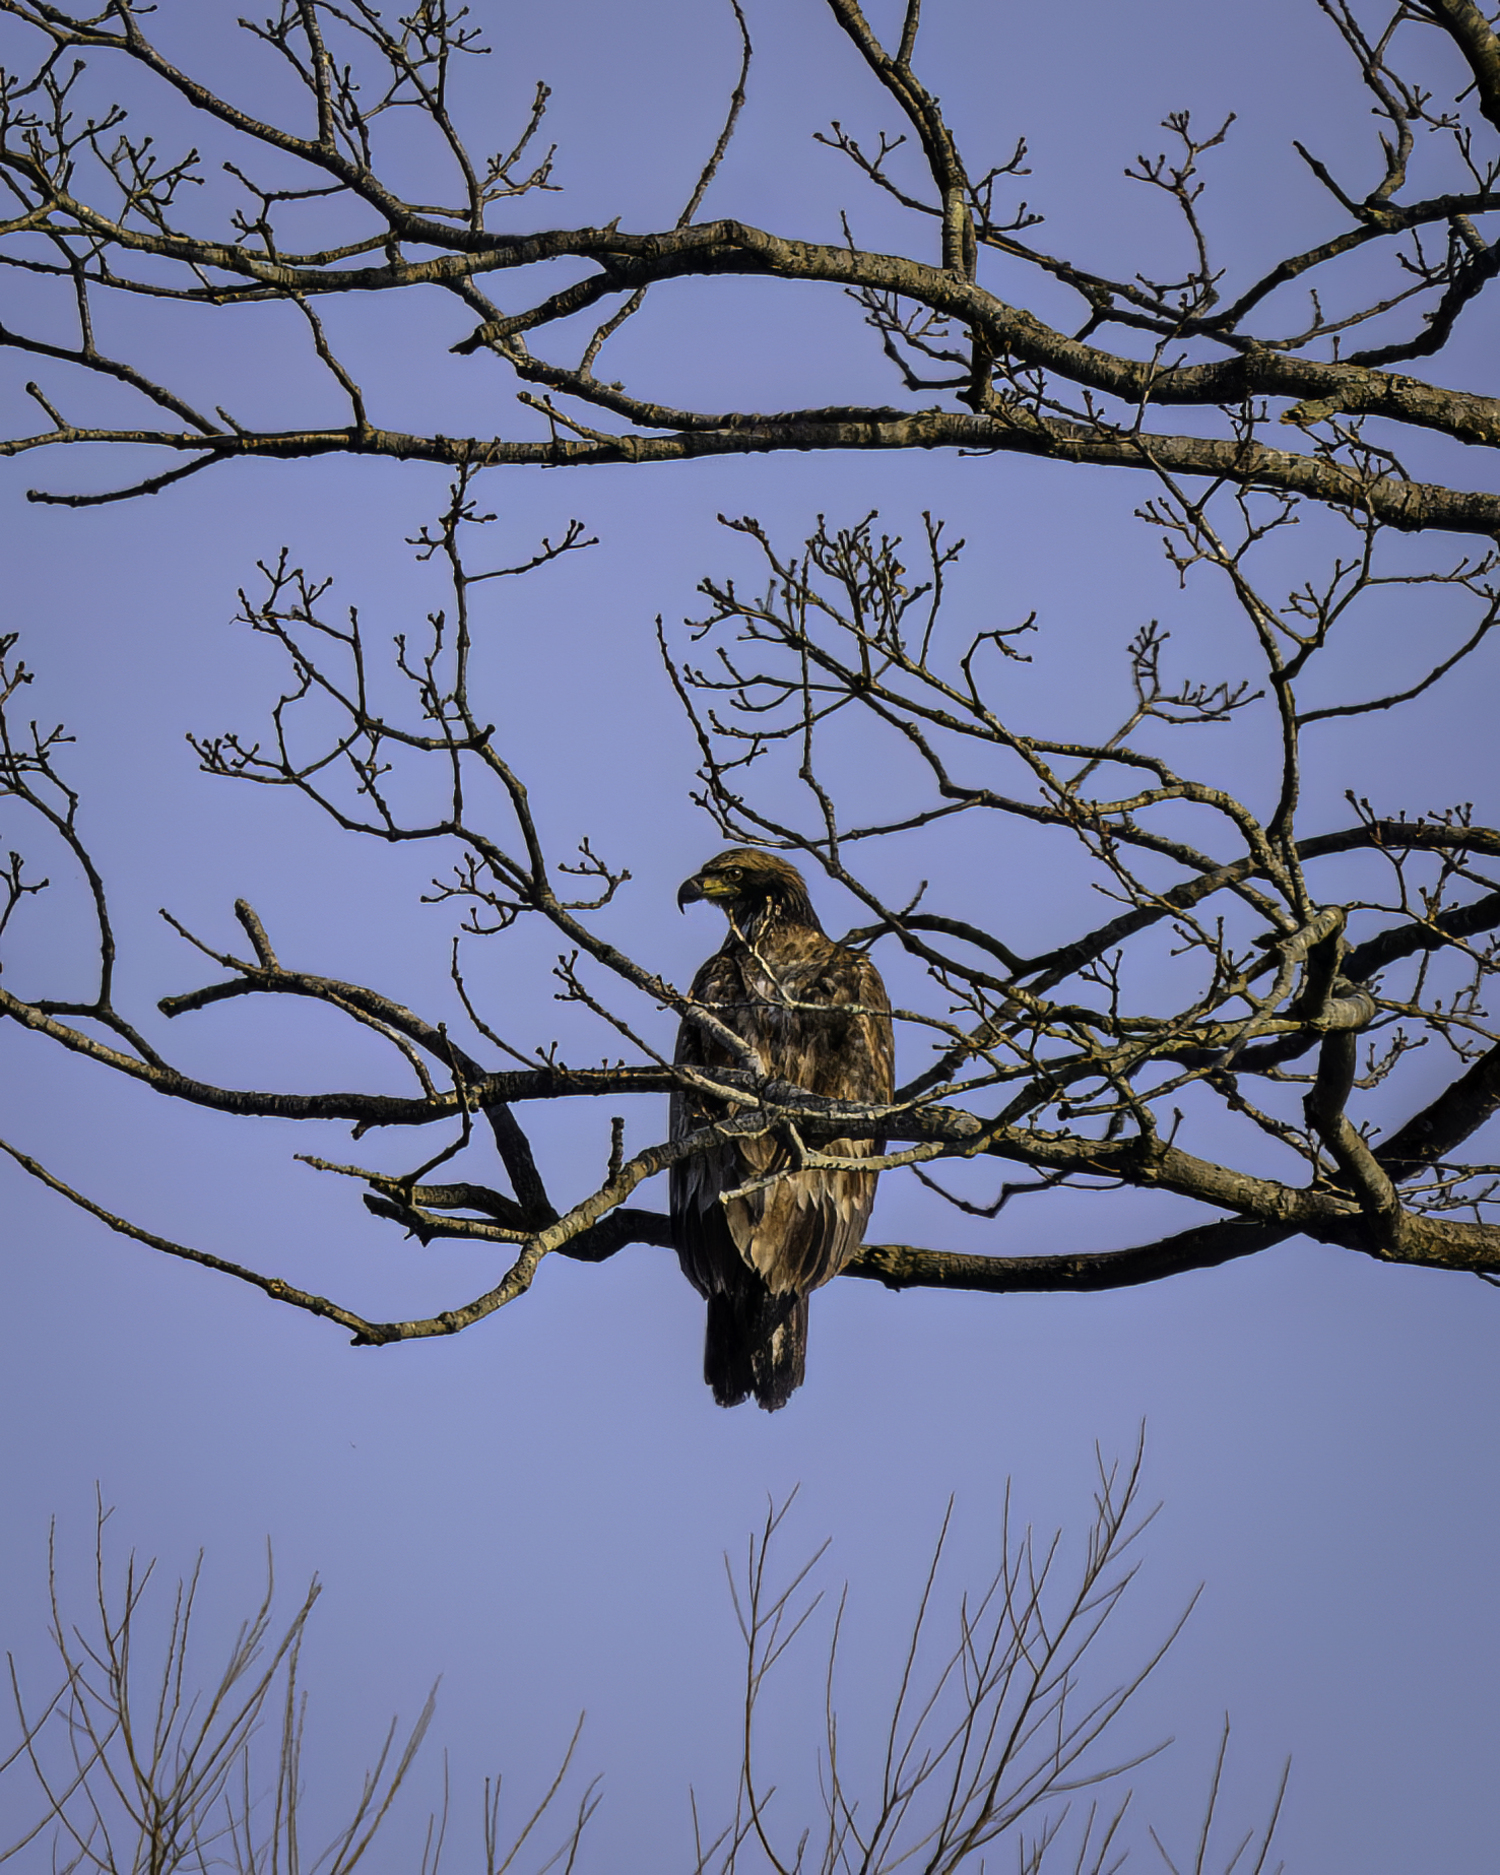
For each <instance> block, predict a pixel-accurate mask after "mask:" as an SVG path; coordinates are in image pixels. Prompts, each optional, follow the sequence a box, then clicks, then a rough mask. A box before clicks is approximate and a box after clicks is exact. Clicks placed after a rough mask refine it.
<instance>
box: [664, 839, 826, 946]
mask: <svg viewBox="0 0 1500 1875" xmlns="http://www.w3.org/2000/svg"><path fill="white" fill-rule="evenodd" d="M700 898H706V899H710V900H712V902H713V903H714V904H715V905H717V906H718V907H719V908H720V909H721V910H722V911H723V912H724V913H725V915H726V916H727V917H728V918H729V919H730V920H731V922H732V923H734V924H735V925H737V926H738V927H739V928H740V930H742V931H748V930H750V929H752V928H755V927H758V926H759V925H760V923H761V922H762V920H763V919H764V918H765V917H766V915H767V914H768V913H771V914H773V915H774V916H775V917H776V918H777V919H778V921H779V922H781V923H785V924H800V925H809V926H811V928H812V929H813V930H814V931H817V930H821V928H822V927H821V926H820V925H819V923H818V919H817V914H816V913H815V912H814V911H813V908H812V900H811V899H810V898H809V897H808V896H807V885H806V883H805V882H804V880H803V877H802V874H801V873H800V872H798V870H797V868H796V867H795V866H792V865H789V864H788V863H787V862H786V860H784V859H783V858H782V857H781V856H780V854H779V853H767V852H765V851H763V850H762V849H761V848H760V847H758V846H731V847H730V848H729V849H728V851H727V852H724V853H720V854H718V855H716V857H715V858H713V859H711V860H710V861H709V862H708V864H707V865H706V866H703V867H700V868H699V870H698V871H697V872H695V873H694V874H693V876H692V878H691V879H684V880H683V882H682V885H681V886H680V887H679V888H678V892H677V909H678V910H679V911H683V910H685V909H686V908H687V907H688V906H689V905H691V904H692V903H693V902H694V900H696V899H700Z"/></svg>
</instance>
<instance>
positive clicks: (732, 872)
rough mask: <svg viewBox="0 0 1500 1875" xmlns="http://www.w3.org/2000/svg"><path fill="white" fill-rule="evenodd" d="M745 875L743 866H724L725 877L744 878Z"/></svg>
mask: <svg viewBox="0 0 1500 1875" xmlns="http://www.w3.org/2000/svg"><path fill="white" fill-rule="evenodd" d="M744 876H745V869H744V867H743V866H726V867H725V868H724V877H725V878H726V879H743V878H744Z"/></svg>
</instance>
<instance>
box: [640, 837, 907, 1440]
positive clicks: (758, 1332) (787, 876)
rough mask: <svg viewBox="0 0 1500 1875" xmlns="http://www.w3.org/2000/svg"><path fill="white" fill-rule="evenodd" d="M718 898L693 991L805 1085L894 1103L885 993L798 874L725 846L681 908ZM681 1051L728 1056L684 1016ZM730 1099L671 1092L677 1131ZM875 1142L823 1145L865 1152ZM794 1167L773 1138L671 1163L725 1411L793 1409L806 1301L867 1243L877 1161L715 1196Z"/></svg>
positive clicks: (706, 1062) (784, 1074) (679, 1234)
mask: <svg viewBox="0 0 1500 1875" xmlns="http://www.w3.org/2000/svg"><path fill="white" fill-rule="evenodd" d="M694 899H711V900H712V901H713V902H714V903H715V904H717V905H719V906H720V908H721V909H722V910H723V911H724V912H725V913H726V915H727V916H728V919H729V933H728V935H727V937H726V938H725V940H724V943H723V945H722V946H721V947H720V949H719V950H718V951H716V952H715V953H714V955H713V956H712V957H710V958H709V959H708V961H707V963H705V964H704V965H703V967H702V969H701V970H699V972H698V974H697V976H696V977H694V979H693V989H692V994H693V999H694V1001H695V1002H699V1003H702V1004H704V1005H705V1007H706V1008H708V1009H709V1010H710V1011H712V1013H713V1014H714V1015H716V1016H717V1017H718V1019H719V1020H720V1021H721V1022H723V1023H724V1024H725V1025H726V1026H727V1027H729V1028H732V1029H734V1030H735V1031H736V1032H737V1033H738V1034H740V1035H743V1036H744V1037H745V1039H746V1040H747V1041H749V1042H751V1043H753V1045H754V1046H755V1048H756V1050H757V1052H758V1053H759V1056H760V1059H761V1061H762V1062H763V1063H764V1065H765V1069H766V1072H767V1073H768V1074H770V1075H772V1076H774V1077H775V1078H776V1079H779V1080H785V1081H790V1082H792V1083H793V1085H795V1086H797V1087H802V1088H806V1089H807V1090H808V1092H809V1093H814V1094H828V1095H831V1096H833V1097H834V1098H835V1099H839V1100H861V1101H870V1102H877V1103H884V1102H886V1101H888V1100H889V1099H890V1097H891V1087H892V1078H893V1077H892V1064H893V1048H892V1038H891V1018H890V1003H889V1001H888V1000H887V998H886V993H885V986H884V985H883V984H882V983H881V981H880V975H879V972H878V971H877V970H876V968H875V966H874V965H873V964H872V963H871V962H870V960H869V958H868V957H865V956H862V955H861V954H860V953H859V952H858V951H851V950H846V949H845V948H844V946H843V945H842V944H836V943H835V942H834V941H833V939H832V938H829V937H827V936H825V935H824V932H823V928H822V926H821V925H820V924H819V923H818V919H817V915H816V913H815V912H814V911H813V908H812V903H811V901H810V900H809V898H808V896H807V887H806V884H805V883H804V882H803V878H802V875H801V873H799V872H798V871H797V869H796V867H795V866H790V865H788V864H787V862H786V861H785V860H784V859H781V858H779V857H778V856H777V855H776V854H774V853H766V852H761V851H760V850H759V849H757V848H755V847H731V848H730V850H729V851H728V852H726V853H720V854H719V856H718V857H717V858H716V859H711V860H710V861H709V862H708V864H707V865H706V866H705V867H704V868H703V869H702V871H701V872H698V873H695V874H694V875H693V877H692V878H691V879H689V880H688V881H687V882H686V883H685V884H684V885H683V887H682V890H681V891H680V892H679V893H678V895H677V902H678V904H679V905H686V904H687V903H689V902H690V901H691V900H694ZM676 1058H677V1060H678V1061H679V1062H685V1063H690V1064H692V1065H694V1066H699V1067H710V1068H711V1067H724V1066H728V1065H730V1057H729V1055H728V1053H727V1051H726V1050H725V1049H724V1047H723V1045H722V1044H721V1043H716V1042H715V1041H714V1039H713V1037H712V1036H711V1035H709V1034H707V1033H706V1032H705V1031H704V1030H703V1029H701V1028H700V1027H699V1026H698V1025H697V1024H696V1023H694V1022H693V1021H691V1020H685V1021H684V1022H683V1025H682V1028H681V1029H680V1031H679V1032H678V1037H677V1056H676ZM723 1112H724V1107H723V1105H722V1103H720V1102H718V1101H715V1100H713V1099H711V1098H704V1097H700V1096H697V1095H694V1094H692V1093H690V1092H683V1093H677V1094H674V1095H673V1097H672V1137H673V1138H674V1139H680V1138H682V1137H683V1136H684V1135H686V1134H688V1133H691V1132H694V1131H696V1129H697V1128H699V1127H700V1126H705V1125H708V1124H709V1123H711V1122H712V1121H713V1120H715V1119H718V1118H721V1117H722V1115H723ZM882 1149H883V1142H881V1141H879V1140H874V1139H835V1140H831V1141H829V1142H828V1143H827V1144H826V1145H825V1146H824V1147H823V1148H822V1150H823V1151H825V1152H828V1153H830V1154H837V1155H839V1156H840V1157H843V1158H865V1157H868V1156H869V1155H870V1154H871V1153H878V1152H880V1151H881V1150H882ZM788 1163H789V1153H788V1149H787V1147H786V1146H785V1145H783V1144H782V1143H781V1142H780V1141H778V1140H777V1139H776V1138H774V1137H773V1136H772V1135H770V1134H764V1135H761V1136H759V1137H753V1138H750V1137H747V1138H743V1139H736V1140H733V1141H731V1142H727V1143H726V1144H725V1145H724V1146H722V1147H721V1148H719V1149H718V1150H716V1151H714V1152H710V1153H707V1154H698V1155H696V1156H694V1157H692V1158H689V1159H685V1160H683V1161H682V1162H681V1163H680V1164H678V1165H675V1166H674V1167H673V1168H672V1174H671V1187H672V1226H673V1236H674V1238H675V1241H676V1245H677V1255H678V1259H679V1261H680V1262H681V1264H682V1267H683V1271H684V1273H685V1274H686V1275H687V1277H688V1278H689V1280H690V1281H691V1282H692V1283H693V1284H694V1286H695V1287H696V1288H697V1289H698V1291H699V1293H700V1294H701V1295H703V1296H705V1297H707V1299H708V1336H707V1340H706V1342H705V1344H704V1352H703V1377H704V1379H705V1380H707V1382H708V1384H709V1385H710V1386H711V1387H712V1388H713V1391H714V1398H715V1399H716V1400H717V1401H718V1402H719V1404H720V1405H721V1406H735V1405H738V1403H739V1402H740V1401H741V1400H743V1399H746V1398H748V1397H749V1396H750V1395H751V1394H753V1395H754V1396H755V1398H756V1399H757V1400H758V1401H759V1403H760V1404H761V1405H762V1406H764V1407H766V1408H768V1409H769V1408H775V1407H778V1406H784V1405H785V1404H786V1402H787V1400H788V1399H789V1398H790V1396H791V1393H792V1391H793V1389H794V1388H796V1387H797V1386H799V1385H800V1384H801V1381H802V1375H803V1365H804V1359H805V1354H806V1347H807V1296H808V1292H809V1291H810V1290H812V1289H816V1288H817V1287H818V1285H819V1284H820V1283H826V1282H827V1281H828V1279H829V1277H831V1276H836V1275H837V1274H838V1272H839V1271H840V1270H841V1269H842V1268H843V1266H844V1264H845V1263H847V1262H848V1260H849V1258H850V1257H851V1256H852V1255H853V1254H854V1252H855V1251H856V1250H857V1249H858V1248H859V1245H860V1241H861V1239H862V1237H863V1235H864V1228H865V1222H866V1220H867V1219H868V1217H869V1215H870V1207H871V1206H872V1205H873V1204H874V1202H875V1181H876V1178H877V1177H878V1176H879V1175H878V1173H875V1172H853V1171H831V1170H821V1169H814V1170H809V1171H801V1172H788V1173H787V1174H786V1175H785V1176H784V1177H781V1178H778V1179H776V1180H775V1181H774V1182H773V1183H771V1184H769V1185H765V1186H762V1187H761V1189H760V1190H758V1191H755V1192H752V1193H750V1194H748V1195H747V1196H745V1197H743V1198H731V1199H729V1200H728V1201H727V1202H721V1193H723V1192H726V1191H734V1190H736V1189H738V1188H739V1187H740V1186H742V1185H744V1184H746V1183H748V1182H750V1181H753V1180H755V1179H759V1178H764V1177H766V1176H767V1175H768V1174H770V1173H773V1172H775V1171H777V1170H778V1169H779V1168H781V1167H783V1166H785V1165H787V1164H788Z"/></svg>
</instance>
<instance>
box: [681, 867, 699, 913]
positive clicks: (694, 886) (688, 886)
mask: <svg viewBox="0 0 1500 1875" xmlns="http://www.w3.org/2000/svg"><path fill="white" fill-rule="evenodd" d="M702 897H703V887H702V886H701V885H699V883H698V877H697V874H696V873H695V874H694V875H693V877H692V878H691V879H684V880H683V882H682V884H681V885H680V886H678V888H677V909H678V911H686V910H687V908H688V906H689V905H692V904H695V903H696V902H697V900H699V899H700V898H702Z"/></svg>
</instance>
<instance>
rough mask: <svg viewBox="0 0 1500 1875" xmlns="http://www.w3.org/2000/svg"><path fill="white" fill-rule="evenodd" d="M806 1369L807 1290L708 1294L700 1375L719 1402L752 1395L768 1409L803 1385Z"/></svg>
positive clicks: (782, 1402)
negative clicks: (706, 1332) (805, 1291)
mask: <svg viewBox="0 0 1500 1875" xmlns="http://www.w3.org/2000/svg"><path fill="white" fill-rule="evenodd" d="M806 1369H807V1297H806V1296H796V1295H781V1296H778V1295H772V1293H771V1292H770V1290H768V1289H756V1290H752V1291H751V1292H750V1293H748V1294H741V1295H733V1296H726V1295H714V1296H710V1297H709V1298H708V1335H707V1338H706V1339H705V1341H704V1344H703V1378H704V1379H705V1380H706V1381H707V1382H708V1384H709V1386H711V1387H712V1388H713V1392H714V1398H715V1399H716V1400H717V1401H718V1403H719V1405H720V1406H738V1405H739V1403H740V1401H741V1400H746V1399H749V1398H750V1397H751V1395H754V1397H755V1399H756V1401H757V1402H758V1404H759V1405H761V1406H763V1407H764V1408H765V1409H766V1411H767V1412H768V1413H773V1412H775V1410H776V1408H777V1407H778V1406H785V1405H786V1403H787V1401H788V1400H789V1399H790V1398H791V1397H792V1395H793V1393H795V1392H796V1390H797V1388H798V1387H800V1386H801V1385H802V1379H803V1375H804V1374H805V1372H806Z"/></svg>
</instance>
